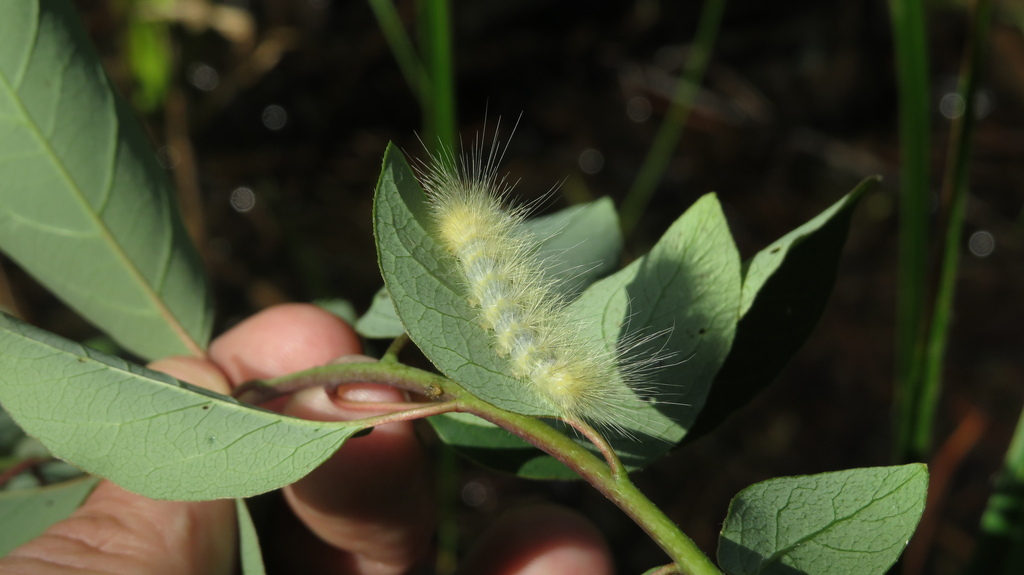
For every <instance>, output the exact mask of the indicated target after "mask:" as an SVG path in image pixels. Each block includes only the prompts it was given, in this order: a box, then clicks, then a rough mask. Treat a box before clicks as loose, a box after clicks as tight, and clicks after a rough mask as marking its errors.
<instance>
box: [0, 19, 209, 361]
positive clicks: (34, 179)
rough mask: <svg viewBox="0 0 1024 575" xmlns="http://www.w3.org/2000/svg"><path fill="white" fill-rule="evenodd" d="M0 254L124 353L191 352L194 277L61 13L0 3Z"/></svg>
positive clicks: (155, 183)
mask: <svg viewBox="0 0 1024 575" xmlns="http://www.w3.org/2000/svg"><path fill="white" fill-rule="evenodd" d="M0 38H2V39H3V41H2V42H0V182H3V185H0V248H2V249H3V250H4V251H5V252H6V253H7V254H9V255H10V256H11V257H12V258H13V259H14V260H15V261H17V262H18V263H19V264H20V265H21V266H22V267H23V268H25V269H26V270H28V271H29V272H30V273H31V274H32V275H34V276H35V277H37V278H38V279H39V280H40V281H41V282H42V283H44V284H45V285H46V286H47V287H48V288H49V289H51V290H52V291H53V292H54V293H56V294H57V295H58V296H60V297H61V298H62V299H64V300H65V301H67V302H68V303H69V304H70V305H71V306H72V307H74V308H75V309H77V310H78V311H79V312H81V313H82V315H84V316H85V317H86V318H88V319H89V320H90V321H92V322H93V323H95V324H96V325H97V326H99V327H100V328H102V329H103V330H105V331H106V332H107V333H109V334H110V335H111V336H112V337H113V338H114V339H115V340H117V341H118V343H120V344H121V345H122V346H123V347H124V348H126V349H128V350H130V351H132V352H134V353H136V354H138V355H140V356H142V357H145V358H150V359H151V358H155V357H161V356H166V355H171V354H187V353H200V352H201V351H202V349H203V348H204V347H205V346H206V343H207V340H208V338H209V334H210V329H211V327H210V326H211V319H212V317H211V313H210V302H209V300H208V297H207V290H206V287H205V283H204V281H205V280H204V277H203V272H202V267H201V265H200V263H199V260H198V257H197V256H196V253H195V250H194V249H193V247H192V246H191V244H190V243H189V241H188V238H187V236H186V234H185V231H184V228H183V226H182V224H181V222H180V218H179V215H178V210H177V208H176V205H175V200H174V197H173V194H172V191H171V187H170V183H169V181H168V178H167V175H166V173H165V172H164V170H163V169H162V168H161V167H160V166H159V164H158V163H157V161H156V158H155V155H154V153H153V150H152V148H151V146H150V144H149V143H148V141H147V139H146V136H145V135H144V134H143V133H142V130H141V129H140V128H139V127H138V125H137V124H136V122H135V120H134V119H133V118H132V117H131V113H130V112H129V110H128V109H127V107H126V106H125V105H124V103H123V102H122V100H121V99H120V98H119V97H117V96H116V95H115V94H114V91H113V89H112V88H111V86H110V83H109V81H108V80H107V78H106V76H105V75H104V72H103V68H102V66H101V65H100V62H99V59H98V58H97V57H96V55H95V51H94V50H93V48H92V46H91V45H90V44H89V42H88V39H87V38H86V36H85V33H84V31H83V30H82V28H81V25H80V24H79V22H78V18H77V15H76V14H75V13H74V10H73V9H72V8H71V6H70V3H69V2H67V1H66V0H24V1H18V2H11V1H8V2H0Z"/></svg>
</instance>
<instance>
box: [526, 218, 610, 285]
mask: <svg viewBox="0 0 1024 575" xmlns="http://www.w3.org/2000/svg"><path fill="white" fill-rule="evenodd" d="M526 228H527V229H528V230H529V231H530V232H532V233H533V234H534V235H535V236H536V237H537V238H540V240H541V241H540V245H539V246H538V250H537V255H538V256H539V257H541V258H544V259H545V260H547V261H548V262H549V265H548V267H547V268H546V269H545V272H547V274H548V275H549V276H552V277H556V278H557V277H561V278H566V279H564V280H562V281H561V286H560V287H562V288H563V289H564V291H565V292H566V294H567V295H569V296H570V297H572V296H576V295H578V294H579V292H581V291H583V289H585V288H586V287H587V286H589V285H590V284H592V283H594V282H595V281H597V280H598V279H600V278H602V277H604V276H606V275H608V274H610V273H611V272H613V271H615V270H616V269H617V268H618V266H619V257H620V255H621V253H622V232H621V231H620V229H619V214H618V213H617V212H616V211H615V205H614V204H613V203H612V201H611V199H610V198H601V199H599V200H597V201H594V202H591V203H589V204H581V205H578V206H571V207H568V208H566V209H564V210H560V211H558V212H555V213H553V214H549V215H546V216H540V217H537V218H533V219H530V220H527V221H526Z"/></svg>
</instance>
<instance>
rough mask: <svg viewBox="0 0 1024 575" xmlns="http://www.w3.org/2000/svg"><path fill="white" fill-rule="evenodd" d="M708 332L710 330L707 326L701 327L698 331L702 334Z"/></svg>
mask: <svg viewBox="0 0 1024 575" xmlns="http://www.w3.org/2000/svg"><path fill="white" fill-rule="evenodd" d="M707 332H708V330H707V328H704V327H702V328H700V330H698V331H697V333H699V334H700V335H704V334H705V333H707Z"/></svg>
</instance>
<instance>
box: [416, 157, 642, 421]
mask: <svg viewBox="0 0 1024 575" xmlns="http://www.w3.org/2000/svg"><path fill="white" fill-rule="evenodd" d="M490 149H491V152H490V153H489V154H488V156H487V157H486V159H485V158H484V156H483V153H482V151H481V147H480V146H479V143H478V145H476V146H474V149H473V151H472V152H471V153H470V154H469V156H468V157H466V158H463V159H462V160H461V161H456V160H455V159H454V157H452V156H451V155H447V156H442V157H435V158H432V159H431V163H430V164H429V165H425V166H421V167H420V170H419V172H420V174H419V175H420V180H421V184H422V185H423V187H424V190H425V191H426V194H427V199H428V206H429V210H430V215H431V218H432V220H433V224H434V230H433V232H434V236H435V238H436V240H437V241H438V242H439V244H440V245H441V246H442V247H443V248H444V249H445V250H446V251H447V252H448V253H449V254H450V255H451V256H453V257H454V259H455V261H456V262H457V265H458V269H459V272H460V273H459V277H460V278H461V279H462V280H463V281H464V285H465V290H466V295H467V299H468V300H469V303H470V305H471V306H472V307H473V308H474V309H475V310H476V313H477V317H478V320H479V322H480V324H481V326H482V327H483V328H484V329H485V330H487V332H488V333H489V334H490V335H491V336H492V341H491V342H490V343H491V346H492V347H493V349H494V350H495V351H496V352H497V354H498V355H499V356H501V357H503V358H505V359H507V360H508V362H509V366H510V370H511V372H512V375H513V376H515V377H516V378H518V379H520V380H522V381H524V382H525V383H526V384H528V385H532V386H533V387H534V389H535V390H536V391H537V392H539V393H540V394H541V395H542V396H544V397H545V398H546V399H547V400H548V401H549V403H551V404H552V405H553V406H554V407H555V408H556V410H557V411H558V416H559V417H561V418H562V419H565V420H567V421H570V422H572V421H586V422H588V423H591V424H594V425H596V426H598V427H600V428H605V429H611V430H615V431H617V432H619V433H621V434H623V435H626V436H631V433H630V432H629V429H628V427H630V426H629V425H628V424H629V423H630V422H634V424H636V422H635V421H634V420H635V419H636V416H637V411H638V409H639V408H640V407H642V405H643V404H642V402H641V400H640V399H639V398H638V397H637V393H638V392H641V393H646V392H647V390H645V389H641V388H640V384H641V383H642V382H641V380H642V378H643V376H644V375H646V373H647V372H648V371H650V369H651V367H652V364H653V362H652V361H648V360H652V359H660V358H647V360H643V359H641V360H639V361H637V360H636V359H635V358H631V357H630V355H631V354H630V350H631V348H632V347H634V346H638V345H641V344H644V343H646V342H647V341H648V339H647V338H645V339H643V340H640V341H638V340H633V341H632V342H631V343H630V344H628V345H626V346H623V347H620V348H619V349H608V347H607V346H605V345H603V344H602V343H601V342H595V341H593V340H592V339H590V338H587V337H585V336H584V335H582V334H583V332H584V331H585V330H582V329H580V328H581V326H580V320H579V319H578V318H576V317H575V316H574V315H573V314H572V313H571V312H570V311H569V308H568V306H569V303H570V302H569V301H568V300H567V299H566V298H565V296H563V295H562V290H561V289H559V288H560V287H561V284H560V283H559V281H558V280H553V279H552V278H551V277H549V276H548V274H547V273H546V272H547V270H548V268H549V267H551V265H552V262H551V261H550V260H547V259H545V258H544V257H541V256H539V255H538V247H539V245H540V243H541V241H542V240H543V238H538V237H536V236H534V235H533V234H532V233H531V232H530V231H529V230H528V229H527V228H526V226H525V225H524V222H525V220H526V217H527V215H528V213H529V212H530V211H531V209H530V207H529V206H526V207H511V206H509V205H508V203H507V197H508V194H509V192H510V190H511V186H510V185H509V184H508V183H507V182H506V181H505V180H504V179H499V178H498V177H497V176H496V163H497V160H498V155H497V153H496V152H495V150H496V149H497V146H493V145H492V146H491V148H490ZM563 281H564V280H563ZM633 427H635V425H634V426H633Z"/></svg>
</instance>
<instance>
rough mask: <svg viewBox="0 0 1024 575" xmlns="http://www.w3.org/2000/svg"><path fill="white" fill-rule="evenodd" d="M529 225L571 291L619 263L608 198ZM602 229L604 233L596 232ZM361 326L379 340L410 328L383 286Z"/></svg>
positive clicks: (617, 234)
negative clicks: (406, 325)
mask: <svg viewBox="0 0 1024 575" xmlns="http://www.w3.org/2000/svg"><path fill="white" fill-rule="evenodd" d="M526 225H527V229H529V230H530V231H531V232H532V233H533V234H534V235H536V236H537V237H538V238H541V240H540V245H539V246H538V256H540V257H542V258H546V259H547V260H548V261H549V262H551V265H550V267H549V268H548V269H547V271H548V272H549V273H551V274H552V275H559V276H563V277H568V278H569V279H568V281H564V282H562V283H561V285H560V287H563V288H564V289H565V291H566V292H567V293H569V294H574V293H578V292H579V291H581V290H582V289H583V288H585V287H587V286H588V285H590V284H592V283H594V281H596V280H597V279H598V278H600V277H602V276H604V275H607V274H608V273H609V272H610V271H612V270H614V269H615V266H616V265H617V264H618V262H619V253H620V252H621V251H622V234H621V233H620V232H619V218H618V214H616V213H615V207H614V206H613V205H612V202H611V200H608V199H607V198H605V199H601V200H598V201H596V202H592V203H589V204H584V205H580V206H572V207H569V208H566V209H564V210H561V211H559V212H555V213H553V214H550V215H546V216H541V217H538V218H533V219H531V220H529V221H528V222H526ZM598 230H600V231H602V232H603V233H601V234H598V235H596V236H595V234H594V232H595V231H598ZM356 331H357V332H359V334H360V335H362V336H364V337H369V338H377V339H392V338H396V337H398V336H400V335H402V334H403V333H405V327H403V326H402V320H400V319H399V318H398V313H397V312H396V311H395V306H394V304H393V303H392V301H391V296H390V295H388V291H387V289H385V288H381V289H380V290H379V291H378V292H377V293H376V295H374V296H373V301H372V302H371V303H370V309H369V310H367V312H366V314H364V315H363V316H362V317H361V318H359V321H358V322H356Z"/></svg>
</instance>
